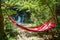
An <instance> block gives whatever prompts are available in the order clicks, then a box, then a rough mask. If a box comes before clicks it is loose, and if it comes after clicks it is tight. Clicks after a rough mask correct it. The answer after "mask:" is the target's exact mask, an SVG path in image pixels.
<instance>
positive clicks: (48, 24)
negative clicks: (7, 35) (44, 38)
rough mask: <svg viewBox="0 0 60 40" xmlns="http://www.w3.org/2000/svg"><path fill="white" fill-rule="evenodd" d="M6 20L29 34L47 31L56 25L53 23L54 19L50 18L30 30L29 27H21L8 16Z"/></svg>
mask: <svg viewBox="0 0 60 40" xmlns="http://www.w3.org/2000/svg"><path fill="white" fill-rule="evenodd" d="M8 18H9V19H10V20H11V22H12V23H13V24H14V25H16V26H17V27H19V28H21V29H24V30H27V31H30V32H44V31H48V30H50V29H52V28H53V27H55V25H56V23H55V22H53V20H54V19H53V18H50V19H49V20H48V21H46V22H44V23H43V24H41V25H38V26H34V27H32V28H30V27H24V26H23V25H20V24H18V23H16V21H15V20H14V19H13V18H12V17H11V16H10V15H8Z"/></svg>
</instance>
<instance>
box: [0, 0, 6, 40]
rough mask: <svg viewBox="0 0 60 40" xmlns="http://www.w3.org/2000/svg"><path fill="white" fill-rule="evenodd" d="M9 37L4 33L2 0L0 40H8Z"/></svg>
mask: <svg viewBox="0 0 60 40" xmlns="http://www.w3.org/2000/svg"><path fill="white" fill-rule="evenodd" d="M6 38H7V36H6V34H5V31H4V17H3V14H2V10H1V0H0V40H7V39H6Z"/></svg>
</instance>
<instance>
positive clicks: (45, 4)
mask: <svg viewBox="0 0 60 40" xmlns="http://www.w3.org/2000/svg"><path fill="white" fill-rule="evenodd" d="M1 2H2V3H1V10H2V13H1V14H0V16H1V15H2V16H3V17H1V19H0V21H1V20H2V22H4V23H2V22H0V23H1V25H0V27H2V29H1V30H0V33H1V31H2V33H4V31H5V33H6V36H7V38H8V40H15V37H16V36H17V35H18V32H16V30H14V29H13V28H12V25H13V24H12V23H11V21H10V20H9V19H8V17H7V14H8V15H12V14H16V12H17V11H14V10H10V8H11V7H13V6H15V5H16V7H17V9H16V10H20V11H21V10H23V9H28V10H29V11H30V12H31V17H30V19H31V21H33V24H31V25H32V26H35V25H40V24H41V23H44V22H45V21H47V20H48V19H49V18H51V17H54V18H55V20H54V21H55V22H57V25H56V27H55V28H53V29H52V30H49V31H48V32H39V33H31V35H35V36H36V35H37V34H38V35H40V36H41V35H42V36H43V35H46V34H47V35H48V34H50V35H56V36H57V37H58V38H59V37H60V27H59V26H60V15H59V14H60V12H59V11H60V9H59V8H60V1H59V0H1ZM27 18H28V17H26V19H27ZM26 21H27V20H26ZM2 24H3V25H4V26H2ZM31 25H30V26H31ZM2 33H1V34H2ZM53 33H54V34H53ZM12 34H14V35H12ZM27 34H28V33H27ZM0 39H1V38H0ZM52 39H54V38H52ZM56 39H57V38H56ZM2 40H5V39H3V38H2Z"/></svg>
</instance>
